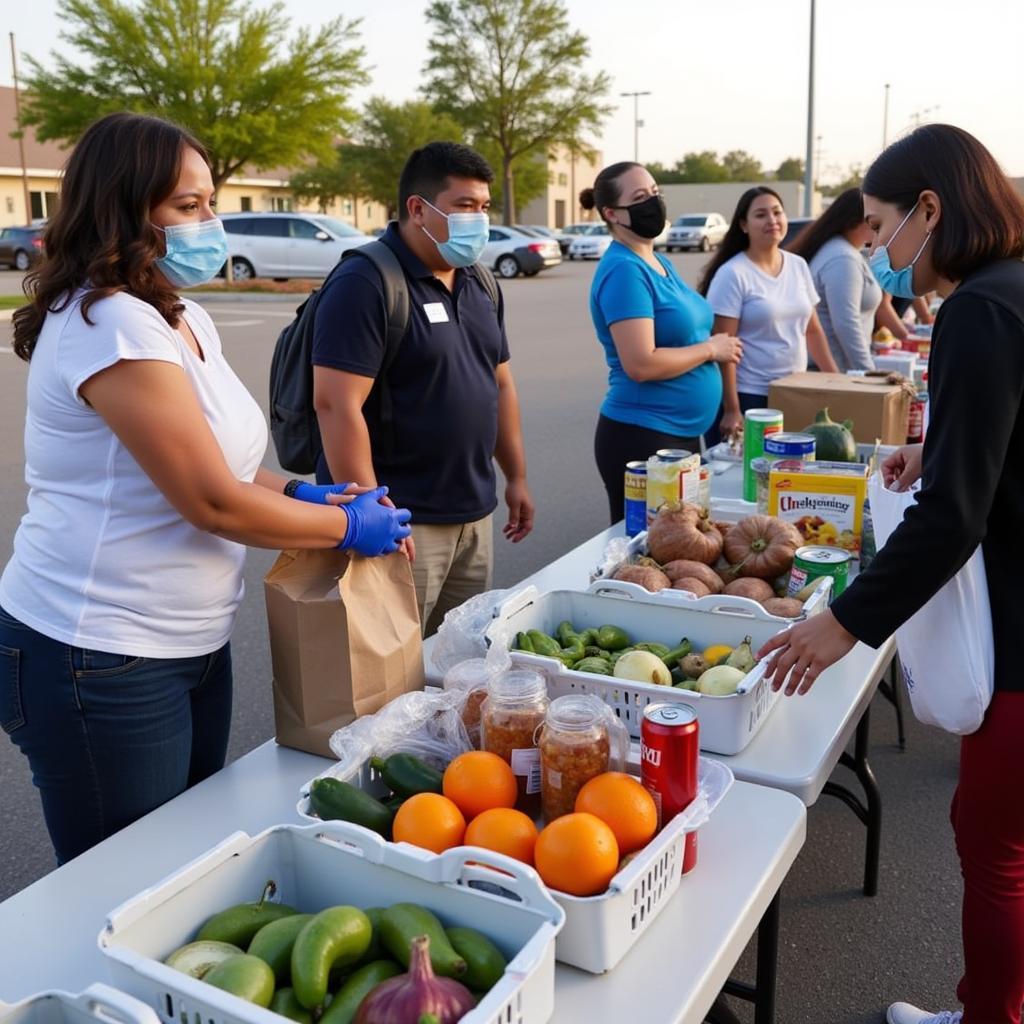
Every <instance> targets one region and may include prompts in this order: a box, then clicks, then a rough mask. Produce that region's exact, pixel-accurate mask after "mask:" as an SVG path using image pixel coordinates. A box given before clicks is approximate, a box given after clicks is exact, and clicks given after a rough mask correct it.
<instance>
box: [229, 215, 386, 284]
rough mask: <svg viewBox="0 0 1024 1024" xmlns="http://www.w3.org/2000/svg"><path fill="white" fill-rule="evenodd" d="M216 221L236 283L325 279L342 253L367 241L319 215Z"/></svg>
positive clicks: (237, 217)
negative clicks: (224, 235)
mask: <svg viewBox="0 0 1024 1024" xmlns="http://www.w3.org/2000/svg"><path fill="white" fill-rule="evenodd" d="M221 220H222V221H223V222H224V230H225V231H226V232H227V236H228V251H229V253H230V257H229V258H230V260H231V273H232V274H233V275H234V278H235V280H236V281H248V280H250V279H251V278H253V277H273V278H277V279H279V280H283V279H285V278H289V277H326V276H327V275H328V274H329V273H330V272H331V268H332V267H333V266H334V265H335V263H337V262H338V260H339V259H341V255H342V253H344V252H345V251H347V250H348V249H352V248H355V247H356V246H359V245H366V243H367V242H370V241H372V239H371V238H370V236H369V235H364V234H363V233H362V232H361V231H357V230H356V229H355V228H354V227H352V226H351V225H350V224H346V223H345V222H344V221H343V220H338V219H337V218H336V217H327V216H324V215H322V214H319V213H225V214H222V215H221Z"/></svg>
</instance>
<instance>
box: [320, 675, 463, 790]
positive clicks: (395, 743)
mask: <svg viewBox="0 0 1024 1024" xmlns="http://www.w3.org/2000/svg"><path fill="white" fill-rule="evenodd" d="M464 702H465V694H463V693H462V692H460V691H456V690H451V691H447V692H445V691H441V692H437V691H434V692H431V693H426V692H423V691H416V692H413V693H405V694H402V696H400V697H397V698H396V699H395V700H393V701H392V702H391V703H390V704H388V705H386V706H385V707H383V708H381V709H380V711H378V712H376V713H375V714H372V715H365V716H364V717H362V718H357V719H356V720H355V721H354V722H352V724H351V725H346V726H345V727H344V728H343V729H339V730H338V731H337V732H335V733H334V735H333V736H331V750H332V751H333V752H334V754H335V756H336V757H337V758H338V760H339V761H340V762H341V763H342V764H343V765H346V766H347V765H354V764H362V762H363V761H366V760H368V759H369V758H371V757H388V756H389V755H390V754H397V753H399V752H401V753H404V754H414V755H415V756H416V757H418V758H420V759H421V760H423V761H425V762H426V763H427V764H430V765H433V766H434V767H435V768H437V769H439V770H441V771H443V770H444V769H445V768H446V767H447V766H448V764H449V762H450V761H452V760H454V759H455V758H456V757H458V756H459V754H464V753H465V752H466V751H467V750H471V749H472V744H471V743H470V741H469V735H468V734H467V732H466V727H465V726H464V725H463V724H462V705H463V703H464Z"/></svg>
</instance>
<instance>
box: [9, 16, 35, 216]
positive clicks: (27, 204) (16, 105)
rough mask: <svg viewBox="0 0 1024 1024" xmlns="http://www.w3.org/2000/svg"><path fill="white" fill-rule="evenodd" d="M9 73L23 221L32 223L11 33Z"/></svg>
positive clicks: (23, 135) (16, 63) (15, 54)
mask: <svg viewBox="0 0 1024 1024" xmlns="http://www.w3.org/2000/svg"><path fill="white" fill-rule="evenodd" d="M10 35H11V73H12V75H13V77H14V118H15V121H16V122H17V125H18V159H19V160H20V161H21V187H22V189H23V190H24V192H25V223H26V224H31V223H32V195H31V193H30V192H29V188H28V170H27V168H26V167H25V132H24V129H23V128H22V124H21V92H20V91H19V89H18V48H17V47H16V46H15V45H14V33H13V32H12V33H11V34H10Z"/></svg>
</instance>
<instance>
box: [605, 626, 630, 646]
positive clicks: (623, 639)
mask: <svg viewBox="0 0 1024 1024" xmlns="http://www.w3.org/2000/svg"><path fill="white" fill-rule="evenodd" d="M629 644H630V639H629V634H628V633H627V632H626V631H625V630H624V629H622V628H621V627H619V626H602V627H601V628H600V629H599V630H598V631H597V646H598V647H603V648H604V649H605V650H606V651H621V650H622V649H623V648H624V647H628V646H629Z"/></svg>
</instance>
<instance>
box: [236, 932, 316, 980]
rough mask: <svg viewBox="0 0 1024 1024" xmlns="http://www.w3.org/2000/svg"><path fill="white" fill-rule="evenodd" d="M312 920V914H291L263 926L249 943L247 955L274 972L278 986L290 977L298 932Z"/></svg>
mask: <svg viewBox="0 0 1024 1024" xmlns="http://www.w3.org/2000/svg"><path fill="white" fill-rule="evenodd" d="M312 919H313V915H312V914H292V915H291V916H290V917H282V918H281V919H280V920H278V921H271V922H270V924H265V925H264V926H263V927H262V928H261V929H260V930H259V931H258V932H257V933H256V934H255V935H254V936H253V937H252V942H250V943H249V953H250V954H251V955H252V956H258V957H259V958H260V959H261V960H262V961H263V962H264V963H266V964H267V965H268V966H269V967H270V969H271V970H272V971H273V972H274V978H275V979H276V980H277V984H278V985H287V984H288V979H289V978H291V976H292V946H294V945H295V940H296V939H297V938H298V936H299V932H301V931H302V929H303V928H305V926H306V924H307V923H308V922H309V921H311V920H312Z"/></svg>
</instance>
